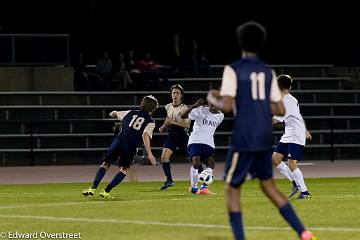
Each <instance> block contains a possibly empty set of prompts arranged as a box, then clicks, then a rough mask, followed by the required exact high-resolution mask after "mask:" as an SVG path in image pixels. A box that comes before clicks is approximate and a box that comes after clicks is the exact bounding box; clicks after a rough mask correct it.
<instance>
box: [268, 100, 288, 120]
mask: <svg viewBox="0 0 360 240" xmlns="http://www.w3.org/2000/svg"><path fill="white" fill-rule="evenodd" d="M271 112H272V114H274V115H278V116H284V115H285V113H286V111H285V107H284V103H283V102H282V101H279V102H272V103H271Z"/></svg>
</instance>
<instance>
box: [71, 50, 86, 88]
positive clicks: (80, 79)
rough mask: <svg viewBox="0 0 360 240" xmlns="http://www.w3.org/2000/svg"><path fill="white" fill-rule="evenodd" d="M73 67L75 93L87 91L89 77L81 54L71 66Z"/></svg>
mask: <svg viewBox="0 0 360 240" xmlns="http://www.w3.org/2000/svg"><path fill="white" fill-rule="evenodd" d="M73 67H74V88H75V91H87V90H89V77H88V74H87V69H86V64H85V62H84V57H83V55H82V53H78V54H77V56H76V60H75V62H74V64H73Z"/></svg>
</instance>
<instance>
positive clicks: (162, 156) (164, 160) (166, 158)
mask: <svg viewBox="0 0 360 240" xmlns="http://www.w3.org/2000/svg"><path fill="white" fill-rule="evenodd" d="M169 161H170V160H169V157H166V156H165V155H164V154H163V155H161V162H163V163H164V162H169Z"/></svg>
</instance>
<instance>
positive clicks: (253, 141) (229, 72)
mask: <svg viewBox="0 0 360 240" xmlns="http://www.w3.org/2000/svg"><path fill="white" fill-rule="evenodd" d="M236 32H237V37H238V41H239V44H240V46H241V48H242V57H241V59H240V60H239V61H236V62H234V63H232V64H229V65H227V66H225V68H224V73H223V78H222V85H221V90H220V92H219V91H216V90H212V91H210V92H209V93H208V96H207V99H208V102H209V103H210V104H213V105H215V106H216V107H218V108H219V109H221V110H223V111H224V112H231V111H233V113H234V130H233V136H232V142H231V148H230V150H229V154H228V157H227V160H226V164H225V177H224V178H225V183H226V204H227V209H228V213H229V218H230V223H231V227H232V230H233V234H234V237H235V239H236V240H243V239H245V237H244V231H243V223H242V213H241V206H240V193H241V185H242V184H243V183H244V181H245V178H246V175H247V173H250V174H251V176H252V177H253V178H259V180H260V187H261V190H262V191H263V192H264V193H265V195H266V196H267V197H268V198H269V199H270V200H271V201H272V202H273V204H274V205H275V206H276V207H277V208H278V209H279V211H280V214H281V215H282V216H283V218H284V219H285V220H286V221H287V222H288V223H289V225H290V226H291V227H292V228H293V229H294V230H295V231H296V233H297V234H298V236H299V238H300V239H301V240H315V239H316V237H315V236H314V235H313V234H312V233H311V232H310V231H307V230H306V229H305V227H304V226H303V224H302V223H301V221H300V219H299V218H298V217H297V215H296V213H295V211H294V210H293V208H292V207H291V205H290V203H289V202H288V200H287V198H286V197H284V196H283V194H281V193H280V192H279V190H278V189H277V188H276V187H275V184H274V182H273V173H272V160H271V155H272V121H271V120H272V114H276V115H278V116H283V115H284V114H285V108H284V105H283V103H282V101H281V94H280V90H279V87H278V83H277V79H276V75H275V72H274V71H273V70H272V69H271V68H270V67H268V66H267V65H266V64H265V63H264V62H263V61H262V60H261V59H259V58H258V57H257V52H258V51H259V50H260V49H261V48H262V46H263V44H264V43H265V40H266V30H265V28H264V27H263V26H262V25H260V24H258V23H255V22H247V23H244V24H242V25H240V26H239V27H238V28H237V31H236Z"/></svg>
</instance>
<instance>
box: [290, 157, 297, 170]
mask: <svg viewBox="0 0 360 240" xmlns="http://www.w3.org/2000/svg"><path fill="white" fill-rule="evenodd" d="M296 162H297V161H296V160H292V159H289V160H288V165H289V168H290V170H291V171H292V172H293V171H294V170H295V169H297V168H298V166H297V163H296Z"/></svg>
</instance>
